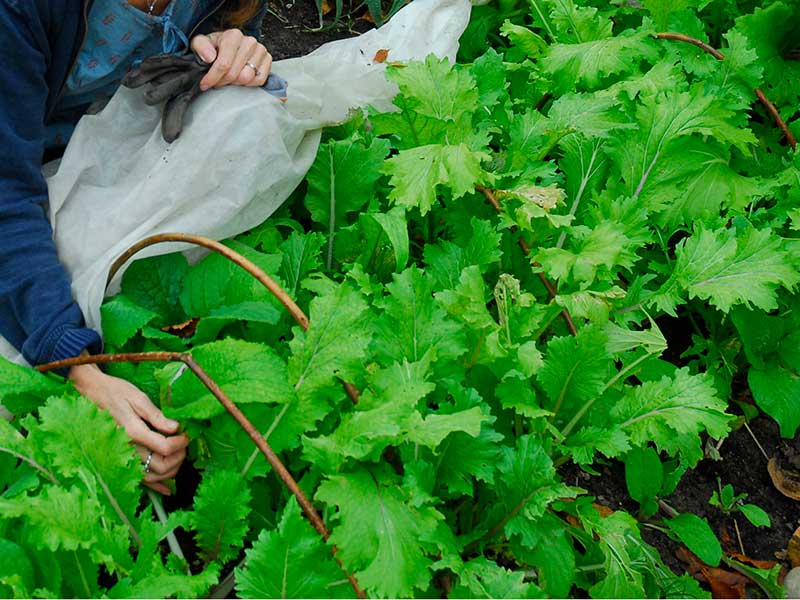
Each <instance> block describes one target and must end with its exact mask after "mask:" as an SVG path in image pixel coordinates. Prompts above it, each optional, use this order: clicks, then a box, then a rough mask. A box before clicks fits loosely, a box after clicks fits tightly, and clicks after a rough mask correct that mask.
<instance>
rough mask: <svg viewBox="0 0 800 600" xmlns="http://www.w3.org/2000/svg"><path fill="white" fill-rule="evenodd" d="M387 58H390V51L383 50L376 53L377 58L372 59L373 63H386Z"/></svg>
mask: <svg viewBox="0 0 800 600" xmlns="http://www.w3.org/2000/svg"><path fill="white" fill-rule="evenodd" d="M387 58H389V51H388V50H387V49H385V48H381V49H380V50H378V51H377V52H376V53H375V58H373V59H372V62H374V63H385V62H386V59H387Z"/></svg>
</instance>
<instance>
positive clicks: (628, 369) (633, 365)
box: [561, 353, 653, 437]
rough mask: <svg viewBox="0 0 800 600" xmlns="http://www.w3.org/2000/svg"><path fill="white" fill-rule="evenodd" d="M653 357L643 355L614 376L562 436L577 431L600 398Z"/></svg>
mask: <svg viewBox="0 0 800 600" xmlns="http://www.w3.org/2000/svg"><path fill="white" fill-rule="evenodd" d="M651 356H653V354H651V353H647V354H643V355H642V356H640V357H639V358H637V359H636V360H635V361H633V362H632V363H631V364H629V365H628V366H627V367H624V368H623V369H621V370H620V371H619V372H618V373H617V374H616V375H614V377H612V378H611V379H609V380H608V382H607V383H606V384H605V385H604V386H603V387H602V389H601V390H600V391H599V392H598V393H597V395H595V396H594V398H592V399H591V400H589V401H588V402H587V403H586V404H584V405H583V406H582V407H581V409H580V410H579V411H578V412H577V413H575V416H574V417H572V420H571V421H570V422H569V423H567V425H566V427H564V429H563V430H562V431H561V435H562V436H564V437H567V436H568V435H569V434H570V433H571V432H572V430H573V429H575V426H576V425H577V424H578V422H579V421H580V420H581V419H582V418H583V415H585V414H586V411H588V410H589V409H590V408H591V407H592V405H593V404H594V403H595V402H596V401H597V399H598V398H600V397H601V396H602V395H603V394H605V393H606V391H608V389H609V388H611V387H613V386H614V385H615V384H616V383H617V382H618V381H619V380H620V379H622V378H624V377H627V376H628V374H629V373H630V372H631V371H633V369H635V368H636V367H638V366H639V365H640V364H641V363H643V362H644V361H645V360H647V359H648V358H650V357H651Z"/></svg>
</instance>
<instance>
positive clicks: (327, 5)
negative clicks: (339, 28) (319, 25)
mask: <svg viewBox="0 0 800 600" xmlns="http://www.w3.org/2000/svg"><path fill="white" fill-rule="evenodd" d="M321 8H322V14H323V15H327V14H328V13H330V12H331V11H332V10H333V5H332V4H331V3H330V2H329V1H328V0H322V7H321Z"/></svg>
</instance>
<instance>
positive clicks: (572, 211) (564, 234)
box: [556, 145, 600, 249]
mask: <svg viewBox="0 0 800 600" xmlns="http://www.w3.org/2000/svg"><path fill="white" fill-rule="evenodd" d="M599 150H600V146H599V145H597V146H595V147H594V149H593V150H592V158H591V159H590V160H589V166H588V167H587V169H586V173H585V174H584V176H583V178H582V179H581V185H580V187H579V188H578V192H577V193H576V194H575V200H573V201H572V206H570V207H569V216H571V217H574V216H575V213H576V212H578V206H580V203H581V198H582V197H583V193H584V192H585V191H586V186H587V185H589V179H591V178H592V167H593V166H594V161H595V159H596V158H597V153H598V151H599ZM581 162H583V156H582V155H581ZM566 240H567V232H566V231H562V232H561V235H559V236H558V242H556V248H558V249H561V248H563V247H564V242H565V241H566Z"/></svg>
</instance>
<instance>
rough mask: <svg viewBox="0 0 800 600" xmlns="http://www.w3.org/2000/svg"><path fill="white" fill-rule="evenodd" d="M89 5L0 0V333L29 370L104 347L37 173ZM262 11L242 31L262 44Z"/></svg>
mask: <svg viewBox="0 0 800 600" xmlns="http://www.w3.org/2000/svg"><path fill="white" fill-rule="evenodd" d="M173 1H174V2H179V1H181V0H173ZM91 2H92V0H0V53H1V54H0V55H2V56H3V60H2V61H0V89H2V90H3V91H2V94H0V148H2V153H3V155H2V160H0V335H2V336H3V337H5V338H6V339H7V340H8V341H9V342H10V343H11V344H12V345H14V346H15V347H16V348H17V349H19V350H20V351H21V352H22V354H23V356H24V357H25V359H26V360H28V362H30V363H31V364H34V365H35V364H42V363H46V362H50V361H54V360H60V359H63V358H69V357H72V356H77V355H78V354H80V353H81V352H82V351H83V350H84V349H88V350H89V351H90V352H97V351H99V350H100V349H101V346H102V342H101V340H100V336H99V335H98V333H97V332H96V331H93V330H91V329H88V328H87V327H86V325H85V322H84V318H83V315H82V313H81V310H80V308H79V307H78V305H77V304H76V303H75V302H74V300H73V299H72V293H71V289H70V288H71V282H70V278H69V275H68V274H67V272H66V270H65V269H64V267H63V266H62V265H61V263H60V262H59V260H58V255H57V253H56V247H55V243H54V242H53V232H52V229H51V228H50V223H49V220H48V218H47V213H46V204H47V185H46V183H45V180H44V177H43V176H42V173H41V168H42V162H43V160H44V142H45V131H46V126H47V123H48V122H49V120H50V119H51V118H52V116H53V111H54V108H55V106H56V105H57V104H58V100H59V97H60V95H61V93H62V91H63V89H64V85H65V82H66V80H67V76H68V75H69V72H70V70H71V68H72V65H73V64H74V62H75V60H76V57H77V56H78V53H79V52H80V48H81V45H82V43H83V40H84V39H85V37H86V27H87V16H88V14H89V8H90V6H91ZM224 4H225V0H220V1H219V2H218V3H217V4H216V5H215V6H214V7H213V8H212V9H210V10H208V11H207V12H206V14H203V15H202V16H201V18H200V19H199V21H198V23H197V25H196V26H195V27H194V29H193V30H192V32H191V34H190V36H189V37H190V39H191V37H192V36H194V35H196V34H198V33H209V32H211V31H214V30H218V29H220V28H221V24H220V21H219V19H220V15H221V9H222V7H223V6H224ZM264 11H266V4H264V5H263V6H262V8H261V11H260V13H259V14H258V15H256V17H255V18H254V19H253V20H252V21H251V22H250V23H248V24H247V25H246V26H245V27H243V28H242V29H243V31H244V32H245V33H246V34H248V35H253V36H254V37H260V35H259V25H260V23H261V19H262V18H263V15H264ZM87 235H91V232H87Z"/></svg>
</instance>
